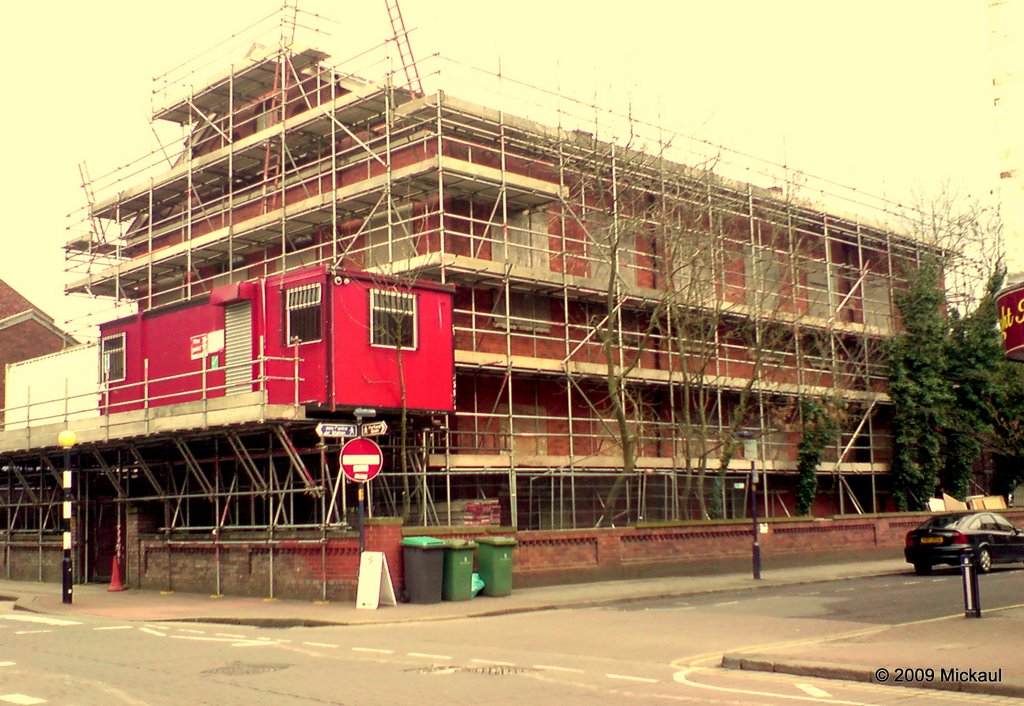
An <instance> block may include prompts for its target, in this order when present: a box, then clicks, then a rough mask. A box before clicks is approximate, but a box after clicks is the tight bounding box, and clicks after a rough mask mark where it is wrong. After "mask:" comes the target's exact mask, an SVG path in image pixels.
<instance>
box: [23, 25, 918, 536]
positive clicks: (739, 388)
mask: <svg viewBox="0 0 1024 706" xmlns="http://www.w3.org/2000/svg"><path fill="white" fill-rule="evenodd" d="M396 31H397V30H396ZM286 34H287V33H282V35H281V41H280V42H279V43H278V44H277V45H276V46H273V45H259V44H256V45H253V46H252V48H251V50H250V51H249V52H248V53H247V54H246V55H245V56H244V57H243V58H241V60H240V61H237V63H234V64H232V65H231V67H230V68H229V69H228V70H227V71H225V72H224V73H223V74H222V75H221V76H220V77H218V78H215V79H212V80H210V81H205V82H202V83H197V82H195V81H194V79H193V75H192V74H190V73H188V71H187V69H182V68H181V67H179V70H178V74H180V75H182V76H184V78H181V79H180V80H178V81H177V82H178V83H180V84H181V85H182V86H187V89H186V90H185V92H184V93H181V94H179V97H177V98H174V99H171V100H167V101H165V102H163V103H162V104H161V105H160V107H158V108H157V109H156V110H155V111H154V116H153V117H154V120H155V121H159V122H162V123H176V124H179V125H180V126H181V127H182V132H183V139H182V143H181V144H182V148H181V150H180V151H179V152H177V153H176V154H172V155H170V156H169V157H166V158H165V155H164V153H163V151H162V150H161V151H160V153H159V154H158V153H156V152H155V153H153V154H152V155H149V156H147V157H146V158H144V159H143V160H142V161H141V162H140V163H139V164H136V165H129V166H128V167H125V168H123V169H122V170H119V171H118V172H117V173H115V174H113V175H110V176H107V177H102V178H101V179H100V180H98V181H97V182H90V181H89V180H88V179H87V178H86V176H85V174H84V173H83V180H84V181H86V184H87V193H88V194H89V204H88V208H87V210H86V212H84V213H83V214H82V216H83V219H82V221H81V223H80V226H79V227H78V228H77V229H76V233H77V234H76V235H75V237H73V238H72V239H71V240H70V241H69V242H68V243H67V246H66V251H67V262H68V269H69V274H70V280H71V281H70V283H69V285H68V286H67V291H68V292H69V293H84V294H88V295H91V296H103V297H110V298H111V299H113V300H116V301H124V302H131V303H135V304H137V305H138V306H139V307H140V308H141V309H143V310H145V309H149V308H152V307H157V306H161V305H165V304H169V303H173V302H176V301H185V300H189V299H191V298H193V297H196V296H198V295H201V294H204V293H206V292H209V291H210V290H211V289H213V288H214V287H216V286H219V285H222V284H228V283H235V282H240V281H244V280H249V279H253V278H256V277H265V276H267V275H271V274H274V273H278V272H282V271H286V270H289V269H292V268H294V267H299V266H308V265H313V264H324V265H328V266H330V267H335V268H343V267H344V268H358V269H362V270H366V271H368V272H371V273H375V274H380V275H382V276H383V275H387V276H398V277H402V278H406V279H409V280H413V281H415V280H421V279H422V280H432V281H439V282H442V283H448V284H453V285H455V287H456V293H455V299H454V302H455V308H454V329H455V330H454V334H455V348H456V350H455V362H456V380H455V385H456V407H457V408H456V411H455V412H454V413H453V414H450V415H448V416H447V417H446V418H442V417H437V416H435V417H434V418H433V419H429V418H422V419H418V420H416V424H415V425H414V426H413V427H412V432H413V433H412V435H411V438H413V439H415V441H414V442H411V443H408V444H407V445H406V446H407V448H405V449H402V448H400V446H401V445H400V444H399V443H398V442H397V440H396V437H395V436H394V435H392V436H391V437H389V439H388V442H389V444H390V446H389V448H390V449H391V451H389V453H390V454H391V461H392V463H391V464H390V467H389V468H388V469H387V470H386V471H385V472H384V473H383V474H382V475H381V476H380V479H379V480H378V481H376V482H375V483H374V485H373V488H372V492H371V493H370V495H371V505H373V506H376V507H377V508H378V510H379V511H380V512H382V513H407V514H408V517H407V518H406V521H407V522H410V523H419V524H423V525H429V524H461V523H464V522H485V521H486V522H492V521H495V522H497V521H500V522H502V523H503V524H507V525H512V526H515V527H518V528H521V529H541V528H566V527H579V526H587V525H592V524H594V523H598V522H602V521H603V522H610V523H614V524H621V523H624V522H636V521H645V520H679V519H693V518H704V517H707V516H709V514H712V509H713V513H714V514H717V515H719V516H724V517H729V516H732V515H743V514H744V513H746V512H747V510H748V508H746V506H745V503H744V502H743V492H745V491H739V490H736V489H735V488H734V486H735V484H736V481H737V480H740V479H742V478H743V477H744V474H747V473H749V471H748V470H747V469H749V465H750V461H751V460H753V461H755V462H756V464H757V466H758V468H760V469H762V470H764V471H765V472H766V473H767V476H766V484H765V485H766V487H765V491H766V492H765V493H764V508H763V511H762V512H763V514H764V515H766V516H768V515H779V514H789V513H791V512H792V511H793V504H792V494H791V490H792V481H793V476H794V471H795V461H796V456H795V446H796V442H797V441H798V439H799V413H798V410H799V407H800V405H799V402H800V400H801V399H803V398H807V397H813V398H822V399H830V400H836V401H837V402H838V403H839V404H838V408H841V409H842V418H841V420H840V421H841V426H842V430H843V431H842V434H841V435H840V437H839V438H837V439H836V443H835V445H834V447H833V448H832V449H831V450H830V453H831V456H828V453H829V451H827V452H826V457H827V459H828V460H827V462H826V463H825V464H823V466H822V468H821V469H820V474H821V477H822V479H823V482H824V483H831V484H832V487H831V489H830V491H829V492H831V493H832V494H833V495H834V497H835V500H836V503H837V505H838V508H839V509H840V510H845V509H846V508H847V507H848V506H851V507H853V508H855V509H856V510H857V511H873V510H877V509H879V498H880V497H881V496H882V494H883V492H884V489H885V474H886V472H887V470H888V461H889V454H890V449H891V429H890V425H889V422H888V414H887V406H888V397H887V395H886V371H885V367H884V362H883V361H882V359H881V358H880V355H879V354H880V351H881V349H882V345H883V343H884V341H885V339H886V338H887V337H888V336H890V335H891V333H892V332H893V331H894V330H895V329H896V328H897V327H898V321H897V316H896V309H895V306H894V301H893V293H894V292H896V291H898V290H899V289H901V288H902V287H904V286H905V284H906V273H907V272H908V271H909V269H910V268H912V267H914V266H916V264H917V263H918V261H919V259H920V257H921V255H922V253H925V252H929V251H934V250H936V248H937V246H936V245H935V244H933V243H927V242H922V241H920V240H915V239H914V238H912V237H910V236H909V235H907V234H904V233H901V232H900V231H899V228H898V227H896V226H893V225H892V224H893V223H894V222H900V214H899V209H898V208H897V207H896V206H895V205H893V204H889V203H887V202H885V201H883V200H880V199H879V200H875V199H871V198H870V197H867V196H864V195H863V194H858V193H855V192H853V191H847V190H843V189H841V188H839V187H836V186H835V185H833V184H829V183H827V182H815V181H814V180H812V179H811V178H810V177H807V176H806V175H801V174H796V173H793V172H791V171H789V170H784V169H783V170H776V171H774V172H773V170H772V166H771V165H767V164H766V163H763V162H757V161H755V160H750V159H747V158H746V157H745V156H743V155H738V154H736V153H732V152H729V151H727V150H723V149H721V148H717V147H714V146H709V145H706V144H704V143H701V142H700V141H699V140H694V139H693V138H689V137H686V136H682V135H675V134H672V133H670V132H669V131H667V130H665V129H664V128H663V127H662V126H653V125H650V124H646V123H643V122H642V121H638V120H634V119H631V118H623V116H618V115H616V114H614V113H611V112H608V111H605V110H603V109H599V108H597V107H596V106H590V105H586V104H584V103H581V102H579V101H574V100H570V99H567V98H563V97H560V96H555V95H553V94H551V93H548V92H544V91H538V90H532V89H531V88H530V87H528V86H526V85H525V84H521V83H518V82H515V81H512V80H510V79H508V78H507V77H504V76H489V75H487V74H486V72H482V71H479V70H477V69H472V68H469V67H464V66H462V65H460V64H458V63H457V62H452V61H450V60H447V59H445V58H443V57H438V56H435V57H431V59H430V60H428V61H426V62H419V63H418V64H416V73H415V79H414V78H413V76H414V75H413V74H409V73H406V74H404V76H405V78H404V79H402V78H400V79H399V80H395V72H394V70H393V69H392V70H387V69H386V68H385V69H381V67H387V66H389V64H388V63H387V62H386V61H382V60H379V59H378V58H375V56H371V54H372V53H367V54H364V55H360V56H358V57H356V59H354V60H353V61H352V62H343V63H341V64H337V65H330V64H328V63H327V59H328V57H327V55H326V54H325V53H323V52H320V51H317V50H314V49H309V48H305V47H301V46H299V45H297V44H294V43H292V42H291V41H285V35H286ZM395 44H398V42H395ZM390 66H391V67H393V66H394V64H393V63H391V64H390ZM368 67H370V68H368ZM375 70H376V73H374V71H375ZM401 70H402V71H403V72H405V71H408V66H403V68H402V69H401ZM371 76H372V77H375V78H371ZM467 76H468V77H470V79H469V80H467V79H466V77H467ZM167 83H168V85H170V84H173V83H175V81H170V80H168V81H167ZM448 85H453V86H456V87H458V86H462V85H466V86H470V87H479V86H481V85H484V86H486V87H485V88H484V89H483V90H481V91H480V92H479V94H480V95H483V96H485V98H486V100H487V101H488V104H489V105H490V106H491V107H485V106H483V105H478V104H476V103H471V102H467V101H465V100H462V99H459V98H456V97H454V96H452V95H450V94H449V93H447V92H446V91H445V90H440V89H439V88H431V87H434V86H436V87H441V88H445V87H447V86H448ZM423 86H426V87H427V89H426V90H425V91H424V90H423V89H422V87H423ZM467 90H472V89H467ZM172 93H173V91H172V90H170V89H169V88H168V90H166V91H165V90H164V89H163V88H161V91H160V96H161V97H163V96H165V95H171V94H172ZM525 116H536V119H529V118H527V117H525ZM541 121H542V122H541ZM620 135H627V138H626V139H620V138H619V137H618V136H620ZM168 164H169V165H170V166H168ZM847 211H855V212H857V213H858V214H860V215H858V216H856V217H852V216H847V215H843V214H844V213H845V212H847ZM883 224H884V225H883ZM609 349H611V350H612V351H613V353H612V354H611V355H610V356H609V354H608V350H609ZM610 360H611V361H613V362H612V363H611V364H610V363H609V361H610ZM611 378H615V387H614V391H610V390H611V389H612V388H611V387H610V385H609V380H610V379H611ZM616 400H617V401H618V405H619V408H621V409H623V410H625V414H626V416H628V419H626V420H625V422H626V423H625V424H623V422H622V420H621V419H617V418H616V413H615V409H616V405H615V404H614V402H615V401H616ZM268 425H269V426H268ZM257 429H258V430H259V431H258V433H257V431H255V430H257ZM268 429H271V430H272V429H276V430H277V431H274V432H273V433H269V432H268ZM623 429H625V430H626V432H625V437H624V436H623ZM741 431H744V432H746V431H749V432H753V433H754V435H755V436H756V438H757V439H758V440H759V442H760V443H759V445H758V449H759V451H758V456H759V457H758V458H757V459H744V458H740V457H739V456H738V453H737V451H738V449H737V447H736V441H735V439H736V438H738V437H737V433H738V432H741ZM189 433H190V432H188V431H187V430H181V431H180V432H176V436H174V439H175V440H174V442H173V444H172V445H170V446H167V444H168V442H167V441H166V440H161V441H159V442H158V443H160V444H163V445H164V448H166V449H168V450H169V451H173V452H174V453H173V454H172V455H173V456H175V458H176V459H177V460H176V461H175V462H174V463H173V465H174V469H173V470H168V471H167V472H166V473H165V474H164V475H160V473H158V472H157V471H156V470H155V469H154V468H152V466H151V465H150V463H149V462H148V461H146V460H145V459H146V457H145V454H144V453H143V446H141V445H139V446H135V445H134V444H135V443H136V442H134V441H133V442H127V441H123V440H122V441H117V440H111V441H110V442H109V443H110V444H111V445H110V446H109V447H104V448H102V449H98V450H97V452H96V454H95V456H94V459H95V460H97V461H98V468H100V469H101V470H100V474H101V475H102V476H105V477H106V478H107V479H108V480H109V479H115V478H120V477H122V476H120V475H118V474H124V473H128V474H129V476H131V477H134V474H136V473H138V474H141V476H140V480H138V481H133V483H134V485H132V486H131V489H127V490H125V493H126V494H125V495H124V496H122V500H123V499H125V498H127V499H129V500H131V501H133V502H135V501H137V502H160V503H163V504H165V505H167V506H168V507H170V506H172V505H173V507H174V510H173V512H170V514H169V516H168V519H167V521H166V522H165V523H164V525H163V529H164V530H166V531H168V532H176V531H193V530H195V531H219V530H220V529H223V528H224V522H225V519H226V518H229V517H236V516H237V517H242V516H247V517H249V518H250V520H251V521H247V522H244V523H240V524H237V527H236V528H237V529H255V528H257V527H261V528H263V529H267V530H269V531H270V532H271V533H272V532H273V531H274V530H275V528H278V527H287V528H297V527H317V528H320V529H321V530H323V531H327V530H328V529H337V528H342V527H345V526H346V514H345V512H346V510H347V507H348V499H347V498H346V494H345V492H344V489H341V488H340V485H339V481H338V478H337V469H336V467H333V466H332V465H331V461H329V460H328V456H329V454H328V453H327V451H330V450H331V449H325V448H324V447H323V446H319V447H317V446H316V445H315V444H310V443H308V442H309V439H308V437H309V435H310V423H309V422H308V421H306V422H302V423H300V422H298V421H296V422H287V423H286V422H283V421H282V422H281V423H280V424H278V425H277V426H275V425H274V424H272V423H271V422H269V421H267V422H265V423H262V424H258V425H257V426H255V427H253V431H252V432H246V433H249V434H251V436H249V437H243V436H242V435H241V432H239V431H232V430H225V429H208V430H203V431H202V433H201V434H200V435H199V436H197V437H195V438H196V439H200V438H201V439H203V441H202V442H201V443H203V444H205V445H206V446H207V447H208V446H210V444H211V443H212V450H209V449H208V450H207V453H206V454H205V455H203V454H200V455H195V454H194V452H191V451H190V450H189V449H190V448H191V444H192V443H193V442H192V441H191V440H190V439H191V438H192V437H190V436H189ZM196 433H197V434H198V433H199V432H196ZM260 435H262V436H264V437H265V439H266V443H263V442H259V443H256V442H255V441H254V439H255V438H256V437H257V436H260ZM295 435H298V437H300V438H306V441H305V442H303V441H295V442H294V445H293V444H292V442H291V441H290V440H292V439H295ZM624 438H627V439H628V440H629V445H630V446H631V448H632V449H634V453H633V454H632V455H633V466H634V470H633V471H632V472H631V473H629V474H628V476H629V477H628V478H626V479H625V488H624V491H623V493H622V494H621V495H617V496H616V497H615V506H614V507H611V508H609V507H605V505H604V503H605V500H607V499H608V497H609V496H608V490H609V487H610V486H612V485H613V484H615V483H616V478H617V477H618V476H620V475H621V469H622V468H623V466H624V465H625V463H626V454H624V452H623V439H624ZM211 440H212V441H211ZM275 443H276V444H277V446H276V447H275V446H274V445H275ZM274 448H276V450H273V449H274ZM108 453H112V454H114V455H115V456H116V457H117V460H116V461H115V460H114V459H113V458H108ZM403 458H404V459H405V462H404V463H399V461H400V460H401V459H403ZM15 465H16V466H17V467H19V468H23V469H24V468H29V467H30V465H24V462H23V461H19V462H18V464H15ZM225 465H228V466H230V467H231V469H232V470H231V471H230V472H227V473H225V472H224V468H223V467H224V466H225ZM305 466H308V467H310V468H313V469H314V470H313V471H306V472H305V473H303V472H302V469H303V468H304V467H305ZM147 468H148V470H147ZM402 468H404V469H405V470H404V471H403V470H402ZM102 469H106V470H102ZM403 476H404V477H403ZM409 477H413V478H414V480H415V482H414V483H412V484H411V485H410V484H409V483H408V479H409ZM38 479H39V482H38V484H37V485H38V487H36V485H33V483H34V482H29V483H26V482H21V483H20V486H21V487H22V489H23V490H24V491H25V493H26V494H27V495H26V496H25V497H28V498H29V500H30V503H29V504H28V505H26V504H25V502H24V497H22V496H21V495H19V497H18V498H17V499H14V496H13V495H11V494H10V492H13V491H9V493H8V501H7V502H6V505H4V508H6V509H7V511H8V518H9V519H8V522H9V526H11V524H12V523H14V520H12V519H11V518H12V517H15V518H16V519H17V521H19V522H20V521H21V520H22V519H23V517H24V515H23V514H22V513H23V509H22V508H26V507H30V506H31V507H32V508H34V510H33V511H34V512H37V513H39V512H43V510H42V508H43V507H44V506H45V505H46V501H45V499H44V498H43V497H42V496H41V495H38V493H39V492H41V486H42V485H43V484H44V480H45V479H46V475H45V473H44V472H42V471H40V472H39V475H38ZM154 481H155V482H154ZM140 485H141V486H142V487H144V488H146V490H145V491H143V492H144V494H143V495H134V494H133V493H135V490H136V489H137V488H138V487H139V486H140ZM30 489H31V492H29V491H30ZM33 493H36V494H37V496H36V497H35V499H34V500H33V499H32V494H33ZM257 499H258V502H259V503H267V505H266V506H261V507H262V509H260V510H259V512H256V510H255V509H252V510H250V511H249V514H248V515H245V512H244V511H243V506H244V505H245V503H246V502H249V503H256V502H257ZM125 501H127V500H125ZM199 506H204V507H205V508H206V509H204V510H203V511H202V512H200V511H198V510H196V508H197V507H199ZM252 507H253V508H255V507H256V506H255V505H252ZM44 514H45V513H44ZM42 517H43V515H40V518H42ZM200 517H202V518H205V519H199V518H200ZM221 518H225V519H221ZM15 524H16V523H15ZM38 524H39V526H40V527H42V525H43V524H44V523H43V521H42V519H40V521H39V523H38ZM33 531H34V530H33ZM10 536H11V530H8V538H10Z"/></svg>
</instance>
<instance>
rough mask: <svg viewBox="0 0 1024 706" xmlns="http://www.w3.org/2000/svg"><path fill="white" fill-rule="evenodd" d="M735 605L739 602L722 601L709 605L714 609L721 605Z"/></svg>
mask: <svg viewBox="0 0 1024 706" xmlns="http://www.w3.org/2000/svg"><path fill="white" fill-rule="evenodd" d="M737 603H739V601H723V602H721V603H712V604H711V605H712V606H714V607H718V606H723V605H736V604H737Z"/></svg>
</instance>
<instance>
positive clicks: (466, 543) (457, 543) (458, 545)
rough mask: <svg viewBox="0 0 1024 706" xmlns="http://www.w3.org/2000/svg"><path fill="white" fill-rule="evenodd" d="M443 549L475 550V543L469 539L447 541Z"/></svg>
mask: <svg viewBox="0 0 1024 706" xmlns="http://www.w3.org/2000/svg"><path fill="white" fill-rule="evenodd" d="M445 549H476V542H474V541H472V540H470V539H449V540H448V541H447V542H445Z"/></svg>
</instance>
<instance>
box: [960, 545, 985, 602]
mask: <svg viewBox="0 0 1024 706" xmlns="http://www.w3.org/2000/svg"><path fill="white" fill-rule="evenodd" d="M960 573H961V575H962V576H963V579H964V617H965V618H980V617H981V593H980V592H979V590H978V567H977V566H975V564H974V550H973V549H971V548H968V549H965V550H964V551H963V553H962V554H961V555H960Z"/></svg>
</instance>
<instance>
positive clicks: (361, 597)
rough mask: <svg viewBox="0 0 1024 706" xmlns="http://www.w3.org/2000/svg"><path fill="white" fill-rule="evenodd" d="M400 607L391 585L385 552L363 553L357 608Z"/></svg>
mask: <svg viewBox="0 0 1024 706" xmlns="http://www.w3.org/2000/svg"><path fill="white" fill-rule="evenodd" d="M381 604H384V605H398V601H396V600H395V587H394V586H393V585H392V584H391V572H390V571H388V558H387V557H386V556H384V552H363V554H362V556H361V557H360V558H359V587H358V589H357V590H356V608H362V609H364V610H376V609H377V606H379V605H381Z"/></svg>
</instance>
